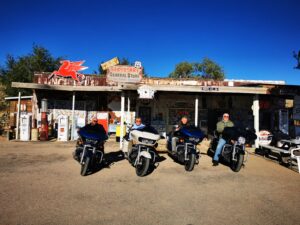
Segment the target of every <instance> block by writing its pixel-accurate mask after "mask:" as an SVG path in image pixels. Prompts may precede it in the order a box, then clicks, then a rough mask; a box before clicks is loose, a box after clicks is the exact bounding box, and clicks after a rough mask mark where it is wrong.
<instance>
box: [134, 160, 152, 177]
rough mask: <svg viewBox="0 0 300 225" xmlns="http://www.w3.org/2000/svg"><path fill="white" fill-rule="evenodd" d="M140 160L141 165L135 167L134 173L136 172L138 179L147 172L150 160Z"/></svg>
mask: <svg viewBox="0 0 300 225" xmlns="http://www.w3.org/2000/svg"><path fill="white" fill-rule="evenodd" d="M140 160H141V164H137V165H136V166H135V172H136V175H138V176H139V177H143V176H145V175H146V174H147V172H148V169H149V165H150V159H148V158H146V157H143V156H142V157H141V158H140Z"/></svg>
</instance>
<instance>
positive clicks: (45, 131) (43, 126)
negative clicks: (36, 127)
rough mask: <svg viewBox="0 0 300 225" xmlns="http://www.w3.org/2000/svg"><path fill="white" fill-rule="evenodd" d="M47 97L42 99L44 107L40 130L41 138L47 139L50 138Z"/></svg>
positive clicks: (42, 139)
mask: <svg viewBox="0 0 300 225" xmlns="http://www.w3.org/2000/svg"><path fill="white" fill-rule="evenodd" d="M47 111H48V105H47V99H42V107H41V130H40V140H41V141H47V140H48V119H47Z"/></svg>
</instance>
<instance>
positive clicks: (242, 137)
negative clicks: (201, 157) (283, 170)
mask: <svg viewBox="0 0 300 225" xmlns="http://www.w3.org/2000/svg"><path fill="white" fill-rule="evenodd" d="M256 137H257V136H256V134H255V132H254V131H251V130H249V129H245V130H239V131H238V138H237V140H228V141H226V144H225V145H224V146H223V148H222V151H221V154H220V160H223V161H224V162H225V163H228V164H229V165H230V168H231V169H232V170H233V171H234V172H239V171H240V170H241V168H242V166H243V164H244V162H246V161H247V156H248V155H247V152H246V150H245V144H246V143H251V142H253V141H254V140H255V139H256ZM218 142H219V136H218V134H217V132H216V131H215V132H214V138H213V140H212V142H211V144H210V147H209V149H208V154H210V155H211V156H212V157H213V156H214V154H215V151H216V148H217V146H218ZM245 155H246V158H245Z"/></svg>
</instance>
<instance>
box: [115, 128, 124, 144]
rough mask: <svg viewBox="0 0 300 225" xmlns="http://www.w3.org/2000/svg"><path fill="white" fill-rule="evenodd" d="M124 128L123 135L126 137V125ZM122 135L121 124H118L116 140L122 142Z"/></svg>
mask: <svg viewBox="0 0 300 225" xmlns="http://www.w3.org/2000/svg"><path fill="white" fill-rule="evenodd" d="M123 128H124V129H123V137H124V136H125V134H126V127H125V126H124V127H123ZM120 137H121V126H120V125H118V126H117V127H116V142H120Z"/></svg>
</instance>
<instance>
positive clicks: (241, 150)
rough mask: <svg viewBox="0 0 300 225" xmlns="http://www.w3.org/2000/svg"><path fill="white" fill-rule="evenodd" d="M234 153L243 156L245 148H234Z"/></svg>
mask: <svg viewBox="0 0 300 225" xmlns="http://www.w3.org/2000/svg"><path fill="white" fill-rule="evenodd" d="M236 153H238V154H241V155H245V146H239V147H237V148H236Z"/></svg>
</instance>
